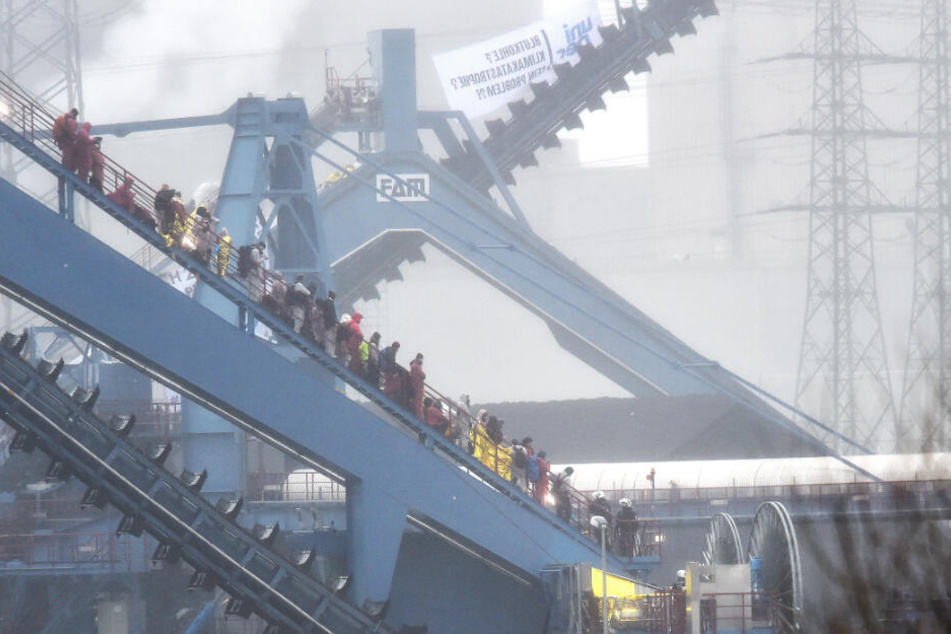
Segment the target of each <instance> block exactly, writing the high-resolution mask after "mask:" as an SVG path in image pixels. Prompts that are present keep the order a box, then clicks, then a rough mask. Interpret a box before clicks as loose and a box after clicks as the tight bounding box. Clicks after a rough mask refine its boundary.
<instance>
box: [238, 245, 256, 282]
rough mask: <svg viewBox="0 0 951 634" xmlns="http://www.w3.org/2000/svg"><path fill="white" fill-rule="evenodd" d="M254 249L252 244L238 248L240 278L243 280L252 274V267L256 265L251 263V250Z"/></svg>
mask: <svg viewBox="0 0 951 634" xmlns="http://www.w3.org/2000/svg"><path fill="white" fill-rule="evenodd" d="M253 248H254V247H253V246H252V245H250V244H246V245H245V246H243V247H238V277H240V278H241V279H246V278H247V277H248V274H249V273H250V272H251V266H252V265H253V264H254V263H253V262H252V261H251V249H253Z"/></svg>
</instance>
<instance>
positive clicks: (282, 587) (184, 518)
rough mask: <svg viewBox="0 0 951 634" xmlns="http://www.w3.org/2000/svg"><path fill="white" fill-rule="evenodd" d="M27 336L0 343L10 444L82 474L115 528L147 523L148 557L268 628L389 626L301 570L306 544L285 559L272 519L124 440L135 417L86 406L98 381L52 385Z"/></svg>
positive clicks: (53, 375) (1, 413) (160, 450)
mask: <svg viewBox="0 0 951 634" xmlns="http://www.w3.org/2000/svg"><path fill="white" fill-rule="evenodd" d="M25 343H26V334H25V333H24V334H23V335H20V336H19V337H17V336H15V335H12V334H10V333H8V334H6V335H4V337H3V340H2V345H0V417H2V419H3V421H4V422H6V423H7V424H8V425H10V426H11V427H13V428H14V429H15V430H16V432H17V436H16V438H15V442H14V446H15V447H18V448H22V449H31V448H33V447H38V448H40V449H41V450H42V451H43V452H44V453H46V454H48V455H49V456H50V457H51V458H52V460H53V462H52V463H51V465H50V468H49V470H48V477H49V478H52V479H65V478H67V477H68V476H69V475H70V474H72V475H75V476H76V477H78V478H79V479H80V480H82V481H83V482H84V483H85V484H86V485H87V486H88V487H89V489H88V490H87V492H86V495H85V496H84V498H83V503H84V504H88V505H95V506H98V507H100V508H101V507H103V506H105V505H106V504H107V503H109V504H112V505H113V506H115V507H116V508H117V509H119V510H120V511H121V512H122V513H123V514H124V517H123V519H122V521H121V522H120V524H119V527H118V529H117V532H119V533H129V534H132V535H136V536H139V535H141V534H142V532H143V531H146V532H148V533H149V534H150V535H152V536H153V537H155V539H157V540H159V542H160V545H159V547H158V549H157V550H156V552H155V555H154V556H153V560H154V561H174V560H176V559H178V558H181V559H182V560H184V561H186V562H188V563H189V564H190V565H191V566H192V567H193V568H194V569H195V571H196V572H195V574H194V575H193V577H192V584H193V585H194V586H195V587H203V588H205V589H210V587H211V586H213V585H218V586H220V587H221V588H223V589H224V590H225V591H226V592H228V593H229V594H230V595H231V597H232V598H231V600H230V601H229V605H228V607H227V608H226V610H227V612H228V613H230V614H234V615H239V616H248V615H249V614H250V613H251V612H255V613H257V614H258V615H260V616H261V617H262V618H264V619H265V620H267V621H268V622H269V623H270V624H271V625H272V628H271V629H270V630H269V631H270V632H274V633H277V632H281V633H294V634H298V633H299V634H305V633H310V632H327V633H330V632H334V633H336V634H344V633H353V634H357V633H362V632H376V631H380V632H387V631H389V630H388V629H387V628H385V627H382V626H381V625H380V623H378V622H376V621H374V619H372V618H371V617H370V616H369V615H366V614H364V613H362V612H361V611H360V610H358V609H357V608H356V607H354V606H353V605H351V604H349V603H347V602H346V601H344V600H343V599H341V598H340V597H338V596H336V595H335V594H334V593H333V592H332V591H331V590H330V589H328V588H325V587H324V586H322V585H321V584H320V583H318V582H317V581H316V580H315V579H314V578H313V577H311V576H310V575H309V574H307V573H306V572H305V570H306V564H307V563H308V562H309V561H310V557H309V555H308V554H304V555H302V556H301V557H300V558H299V560H298V561H297V562H296V563H292V562H291V561H289V560H288V559H287V558H286V557H285V556H284V555H282V554H281V553H279V552H277V551H275V550H274V549H273V548H271V547H270V546H269V545H268V544H269V543H271V541H273V539H274V537H275V536H276V534H277V530H279V529H278V528H277V527H266V528H264V530H263V531H262V532H261V534H260V535H258V536H257V538H256V537H255V536H254V535H252V534H251V533H249V532H248V531H246V530H245V529H243V528H241V527H240V526H238V525H237V524H236V523H235V521H234V518H235V516H236V515H237V512H238V510H240V508H241V501H240V500H229V499H227V498H223V499H222V500H220V501H219V502H218V504H217V505H212V504H211V503H209V502H208V501H206V500H205V499H204V498H203V497H202V496H201V495H200V494H199V491H200V489H201V484H202V483H203V481H204V475H206V474H201V473H199V474H193V473H188V472H186V473H184V474H182V475H181V476H179V477H176V476H173V475H172V474H171V473H169V472H168V471H166V470H165V469H164V468H163V466H162V463H163V462H164V459H165V457H167V455H168V448H167V447H168V446H167V445H159V446H157V447H154V448H152V450H151V451H150V453H149V454H147V453H146V452H144V451H143V450H141V449H140V448H138V447H136V446H134V445H133V444H132V443H130V442H129V441H128V440H126V436H127V434H128V433H129V431H130V428H131V425H132V424H134V421H132V420H129V419H126V418H120V419H116V420H115V421H113V422H112V423H111V424H110V423H107V422H105V421H102V420H100V419H99V418H97V417H96V416H94V415H93V414H92V413H91V412H90V410H91V409H92V405H93V404H94V403H95V399H96V396H97V395H98V391H93V392H90V393H87V392H85V391H84V390H81V389H77V390H76V392H74V393H73V394H72V395H71V396H69V395H67V394H65V393H64V392H63V391H62V390H60V389H59V387H58V386H57V385H56V379H57V377H58V375H59V371H60V370H61V369H62V365H61V364H52V363H49V362H46V361H41V362H40V365H39V367H38V368H37V369H34V368H33V367H31V366H30V365H29V364H28V363H27V362H25V361H24V360H23V359H21V358H20V352H21V351H22V349H23V347H24V345H25Z"/></svg>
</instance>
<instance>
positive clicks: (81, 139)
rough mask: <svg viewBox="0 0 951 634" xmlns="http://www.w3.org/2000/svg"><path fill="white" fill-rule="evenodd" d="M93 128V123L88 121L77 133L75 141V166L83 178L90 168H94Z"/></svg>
mask: <svg viewBox="0 0 951 634" xmlns="http://www.w3.org/2000/svg"><path fill="white" fill-rule="evenodd" d="M91 129H92V124H91V123H89V122H88V121H86V122H85V123H83V127H81V128H80V129H79V132H78V133H77V134H76V139H75V141H73V161H74V166H75V167H76V169H78V170H79V176H80V178H82V179H83V180H85V177H86V176H87V175H88V174H89V170H91V169H92V148H93V140H92V137H91V136H89V131H90V130H91Z"/></svg>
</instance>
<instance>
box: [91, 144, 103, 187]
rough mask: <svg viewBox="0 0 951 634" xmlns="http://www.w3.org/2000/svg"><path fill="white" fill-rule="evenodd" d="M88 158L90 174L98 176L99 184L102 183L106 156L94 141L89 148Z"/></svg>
mask: <svg viewBox="0 0 951 634" xmlns="http://www.w3.org/2000/svg"><path fill="white" fill-rule="evenodd" d="M89 159H90V163H91V165H90V169H91V170H92V175H93V176H95V177H96V178H98V179H99V184H100V185H102V184H103V179H104V178H105V169H106V157H105V156H104V155H103V153H102V150H100V149H99V146H98V145H96V144H95V143H93V144H92V146H91V147H90V148H89Z"/></svg>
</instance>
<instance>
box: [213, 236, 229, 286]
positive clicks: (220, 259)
mask: <svg viewBox="0 0 951 634" xmlns="http://www.w3.org/2000/svg"><path fill="white" fill-rule="evenodd" d="M229 257H231V236H230V235H228V230H227V229H222V230H221V234H220V235H219V236H218V252H217V254H216V255H215V263H216V264H217V273H218V275H224V274H225V273H227V272H228V258H229Z"/></svg>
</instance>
